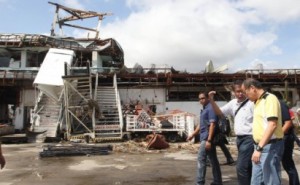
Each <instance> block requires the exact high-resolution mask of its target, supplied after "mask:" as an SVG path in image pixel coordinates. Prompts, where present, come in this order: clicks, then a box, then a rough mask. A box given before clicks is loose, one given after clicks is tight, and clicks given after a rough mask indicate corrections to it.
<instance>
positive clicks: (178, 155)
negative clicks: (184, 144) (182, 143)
mask: <svg viewBox="0 0 300 185" xmlns="http://www.w3.org/2000/svg"><path fill="white" fill-rule="evenodd" d="M164 157H167V158H173V159H175V160H188V161H194V160H196V159H197V154H191V153H187V152H182V151H181V152H176V153H165V155H164Z"/></svg>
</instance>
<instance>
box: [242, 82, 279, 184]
mask: <svg viewBox="0 0 300 185" xmlns="http://www.w3.org/2000/svg"><path fill="white" fill-rule="evenodd" d="M242 89H243V90H244V92H245V93H246V96H247V97H248V98H249V100H251V101H253V102H254V113H253V129H252V132H253V140H254V143H255V144H254V147H255V150H254V152H253V155H252V164H253V167H252V178H251V184H253V185H256V184H272V185H281V174H280V171H281V169H280V168H281V166H280V162H281V158H282V154H283V149H284V145H283V140H282V138H283V131H282V126H281V122H282V118H281V108H280V103H279V100H278V99H277V97H276V96H275V95H273V94H271V93H269V92H266V91H265V90H264V89H263V87H262V84H261V83H260V82H259V81H257V80H255V79H252V78H248V79H246V80H245V81H244V82H243V86H242Z"/></svg>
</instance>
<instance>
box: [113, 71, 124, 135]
mask: <svg viewBox="0 0 300 185" xmlns="http://www.w3.org/2000/svg"><path fill="white" fill-rule="evenodd" d="M113 86H114V89H115V93H116V103H117V107H118V112H119V121H120V133H121V137H122V135H123V133H122V132H123V114H122V107H121V99H120V95H119V91H118V85H117V75H116V74H114V84H113Z"/></svg>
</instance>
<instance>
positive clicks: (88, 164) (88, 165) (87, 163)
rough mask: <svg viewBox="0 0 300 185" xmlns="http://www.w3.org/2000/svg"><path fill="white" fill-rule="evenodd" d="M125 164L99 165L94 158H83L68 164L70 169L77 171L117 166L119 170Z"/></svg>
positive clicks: (123, 167)
mask: <svg viewBox="0 0 300 185" xmlns="http://www.w3.org/2000/svg"><path fill="white" fill-rule="evenodd" d="M126 167H127V166H125V165H111V164H109V165H99V164H96V161H94V160H84V161H82V162H81V163H79V164H76V165H71V166H69V169H70V170H77V171H85V170H93V169H95V168H117V169H119V170H123V169H125V168H126Z"/></svg>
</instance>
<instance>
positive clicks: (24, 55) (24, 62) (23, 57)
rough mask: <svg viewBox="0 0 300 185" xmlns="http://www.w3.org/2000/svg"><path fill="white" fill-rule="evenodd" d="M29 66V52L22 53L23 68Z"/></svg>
mask: <svg viewBox="0 0 300 185" xmlns="http://www.w3.org/2000/svg"><path fill="white" fill-rule="evenodd" d="M26 66H27V51H26V50H24V51H21V68H25V67H26Z"/></svg>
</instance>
